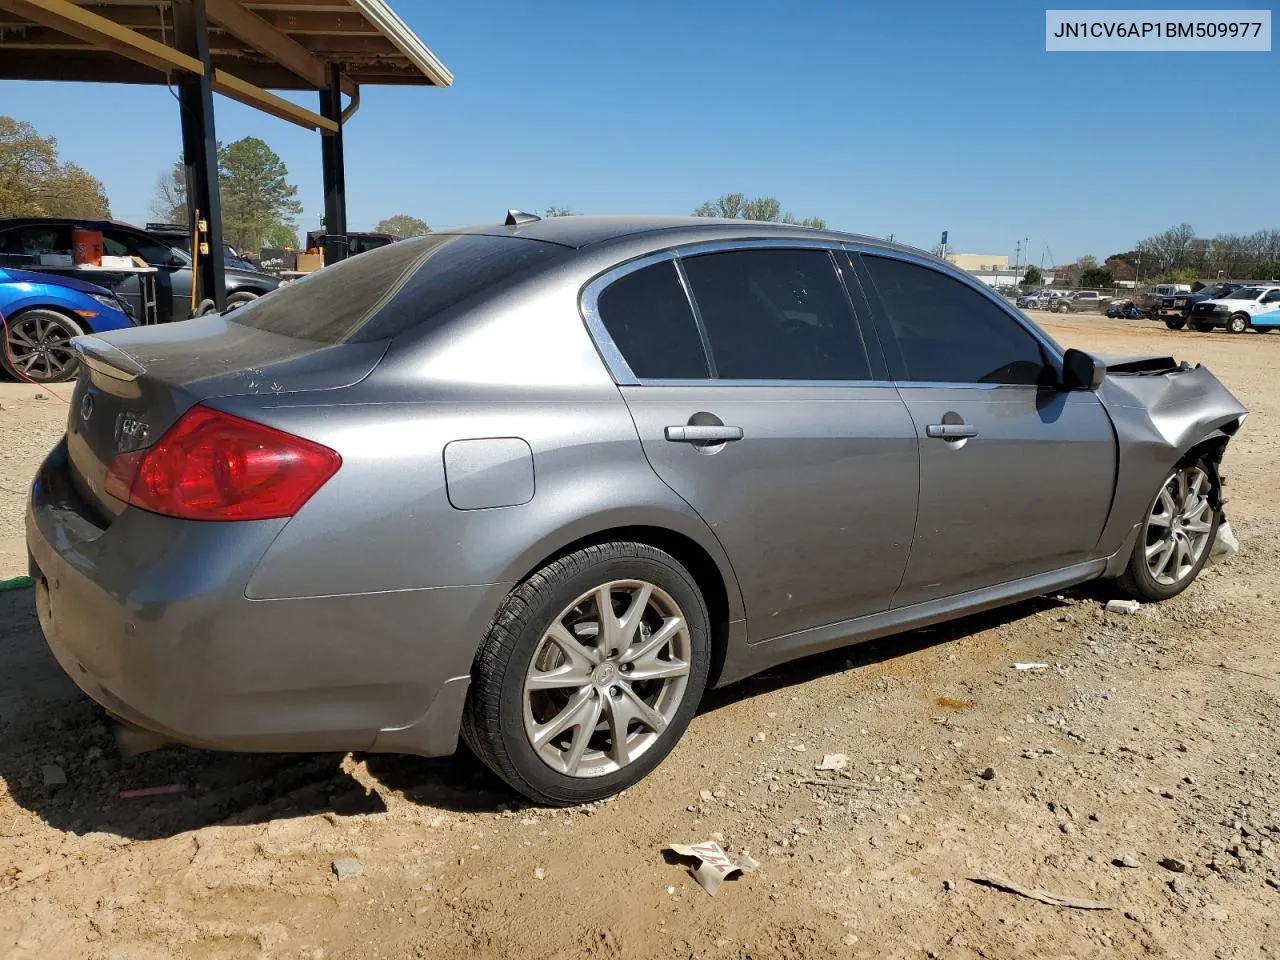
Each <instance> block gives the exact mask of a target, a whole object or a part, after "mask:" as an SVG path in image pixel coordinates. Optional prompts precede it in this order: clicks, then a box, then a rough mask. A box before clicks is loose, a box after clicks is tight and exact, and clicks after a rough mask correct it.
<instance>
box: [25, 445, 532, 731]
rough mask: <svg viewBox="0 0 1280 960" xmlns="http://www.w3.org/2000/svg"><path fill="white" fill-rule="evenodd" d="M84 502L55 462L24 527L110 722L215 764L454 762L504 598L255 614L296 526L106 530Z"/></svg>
mask: <svg viewBox="0 0 1280 960" xmlns="http://www.w3.org/2000/svg"><path fill="white" fill-rule="evenodd" d="M74 496H75V495H74V492H73V491H71V490H70V484H69V478H68V477H67V467H66V458H65V448H63V447H62V446H61V445H59V447H58V448H56V449H55V450H54V452H53V453H52V454H51V455H50V456H49V458H48V459H47V460H46V462H45V464H44V465H43V466H42V467H41V470H40V472H39V474H38V475H37V477H36V480H35V483H34V485H33V488H32V491H31V499H30V501H29V504H28V510H27V515H26V534H27V547H28V552H29V555H30V559H31V574H32V577H33V578H34V580H35V583H36V604H37V612H38V615H39V619H40V625H41V628H42V629H43V631H44V635H45V638H46V640H47V641H48V644H49V648H50V650H51V651H52V652H53V655H54V656H55V657H56V658H57V660H58V662H59V663H60V664H61V666H62V668H63V669H64V670H65V671H66V672H67V674H68V675H69V676H70V677H71V678H72V680H74V681H75V682H76V684H77V685H79V687H80V688H81V689H82V690H83V691H84V692H85V693H86V694H88V695H89V696H90V697H92V698H93V699H94V700H96V701H97V702H98V703H100V704H101V705H102V706H103V707H104V708H105V709H106V710H107V711H108V712H109V713H111V714H113V715H115V716H116V717H118V718H119V719H121V720H124V721H126V722H127V723H129V724H131V725H134V726H137V727H140V728H142V729H144V730H148V731H151V732H153V733H156V734H158V735H160V736H161V737H164V738H166V739H169V740H173V741H176V742H180V743H186V744H190V745H192V746H198V747H206V748H210V749H220V750H260V751H293V750H297V751H328V750H338V751H346V750H385V751H391V752H404V753H417V754H421V755H423V756H438V755H443V754H448V753H452V752H453V751H454V750H455V749H456V747H457V738H458V730H459V725H460V720H461V713H462V707H463V702H464V699H465V696H466V690H467V685H468V682H469V674H470V670H471V663H472V659H473V657H474V654H475V650H476V647H477V645H478V644H479V641H480V638H481V637H482V636H483V631H484V629H485V627H486V626H487V624H488V621H489V618H490V617H491V616H492V612H493V610H494V609H496V607H497V605H498V604H499V603H500V602H501V598H502V597H503V596H504V595H505V593H506V592H507V590H508V589H509V585H505V584H490V585H483V586H465V587H442V588H434V589H421V590H399V591H392V592H388V593H364V594H345V595H340V596H324V597H301V598H297V597H295V598H288V599H278V600H250V599H248V598H246V597H245V593H244V591H245V584H247V583H248V581H249V578H250V576H251V575H252V573H253V570H254V568H255V566H256V565H257V563H258V561H259V559H260V558H261V557H262V556H263V554H265V552H266V550H267V547H268V546H269V545H270V544H271V542H272V540H273V539H274V538H275V536H276V535H277V534H278V533H279V532H280V530H281V529H282V528H283V526H284V524H285V523H286V521H283V520H278V521H263V522H254V523H191V522H185V521H179V520H173V519H170V518H166V517H160V516H156V515H154V514H148V513H145V512H142V511H136V510H130V511H126V512H125V513H124V514H122V515H121V516H120V517H118V518H117V519H116V520H115V521H114V523H112V524H111V526H110V527H106V528H102V527H100V526H98V525H96V524H95V521H94V520H93V518H92V516H91V515H90V514H88V513H87V511H85V510H84V509H83V507H82V505H80V504H77V503H76V502H75V500H74Z"/></svg>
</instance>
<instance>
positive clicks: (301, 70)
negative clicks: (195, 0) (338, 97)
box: [205, 0, 355, 116]
mask: <svg viewBox="0 0 1280 960" xmlns="http://www.w3.org/2000/svg"><path fill="white" fill-rule="evenodd" d="M205 10H206V11H207V12H208V14H209V19H210V20H213V21H215V22H216V23H218V24H220V25H221V26H222V27H223V29H225V30H226V31H227V33H229V34H231V35H232V36H234V37H235V38H236V39H238V40H240V41H241V42H242V43H245V44H248V45H249V46H250V47H251V48H253V49H254V50H257V51H258V52H259V53H261V54H263V55H264V56H266V57H267V58H268V59H270V60H274V61H275V62H276V63H278V64H280V65H281V66H282V67H284V68H286V69H287V70H290V71H291V72H293V73H295V74H297V75H298V76H299V77H301V78H302V79H304V80H306V81H307V82H308V83H309V84H311V85H312V86H313V87H315V88H316V89H317V90H322V89H326V88H327V87H328V84H329V81H328V75H329V74H328V67H327V66H326V65H325V63H324V62H323V61H321V60H320V59H319V58H317V57H314V56H312V55H311V53H310V52H309V51H308V50H307V49H306V48H305V47H303V46H302V45H301V44H299V43H298V41H296V40H294V39H293V38H292V37H290V36H288V35H287V34H284V33H281V32H280V31H279V30H277V29H276V28H275V27H273V26H272V25H271V24H269V23H267V21H265V20H263V19H262V18H261V17H259V16H258V15H257V14H255V13H252V12H250V11H249V10H246V9H245V8H244V7H242V6H241V5H240V4H239V3H237V2H236V0H205ZM348 87H349V89H347V90H346V91H345V92H346V93H347V94H353V93H354V92H355V85H354V84H351V83H350V82H349V81H348ZM317 116H318V114H317Z"/></svg>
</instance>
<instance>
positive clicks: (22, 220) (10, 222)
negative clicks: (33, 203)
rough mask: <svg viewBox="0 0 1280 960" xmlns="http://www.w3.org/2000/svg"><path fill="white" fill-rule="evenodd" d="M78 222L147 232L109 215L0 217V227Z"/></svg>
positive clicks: (57, 224)
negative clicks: (113, 218)
mask: <svg viewBox="0 0 1280 960" xmlns="http://www.w3.org/2000/svg"><path fill="white" fill-rule="evenodd" d="M78 223H93V224H103V225H106V226H112V227H119V228H120V229H122V230H132V231H133V232H134V233H147V232H148V231H146V230H143V229H142V227H140V226H138V225H137V224H134V223H126V222H125V221H123V220H112V219H111V218H110V217H0V229H3V228H5V227H20V226H25V225H32V226H40V225H41V224H50V225H56V226H63V225H72V226H73V225H75V224H78Z"/></svg>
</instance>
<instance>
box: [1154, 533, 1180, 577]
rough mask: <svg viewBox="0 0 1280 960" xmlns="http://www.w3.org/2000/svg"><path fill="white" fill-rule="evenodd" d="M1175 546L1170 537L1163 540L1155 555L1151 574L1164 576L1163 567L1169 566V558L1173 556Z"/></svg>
mask: <svg viewBox="0 0 1280 960" xmlns="http://www.w3.org/2000/svg"><path fill="white" fill-rule="evenodd" d="M1175 547H1176V544H1175V543H1174V541H1173V539H1172V538H1170V539H1168V540H1166V541H1165V542H1164V548H1163V549H1162V550H1161V551H1160V553H1159V555H1158V556H1157V557H1156V561H1155V566H1154V567H1152V568H1151V573H1152V575H1154V576H1156V577H1161V576H1164V571H1165V568H1167V567H1168V566H1169V559H1170V558H1171V557H1172V556H1173V551H1174V549H1175Z"/></svg>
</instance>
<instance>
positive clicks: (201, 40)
mask: <svg viewBox="0 0 1280 960" xmlns="http://www.w3.org/2000/svg"><path fill="white" fill-rule="evenodd" d="M173 28H174V41H175V46H176V47H177V48H178V49H179V50H181V51H182V52H183V53H185V54H187V55H188V56H190V57H195V58H196V59H197V60H199V61H200V62H201V63H203V64H204V74H203V75H200V76H197V75H196V74H193V73H187V72H186V71H185V70H184V71H181V72H180V73H179V75H178V78H177V79H178V103H179V104H180V106H181V110H180V111H179V112H180V113H181V114H182V163H183V166H184V167H185V168H186V174H187V216H188V219H189V221H190V223H191V224H192V227H193V228H194V226H195V223H196V220H195V215H196V211H197V210H198V211H199V214H200V219H201V220H203V221H205V223H207V224H208V230H207V232H206V233H204V234H203V235H202V237H201V238H202V239H204V240H207V241H208V244H209V251H208V253H207V254H206V253H201V254H200V255H199V257H198V261H197V264H196V276H195V278H194V279H195V285H196V306H197V307H198V306H199V305H200V303H201V302H202V301H204V300H212V301H213V302H214V303H216V304H217V305H218V309H219V310H221V309H223V308H224V307H225V306H226V283H225V274H224V271H223V260H222V203H221V201H220V199H219V196H218V138H217V136H216V135H215V134H214V129H213V60H212V59H211V58H210V56H209V21H208V19H207V18H206V16H205V10H204V0H173ZM193 252H194V251H193ZM174 319H182V317H180V316H178V317H175V318H174Z"/></svg>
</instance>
